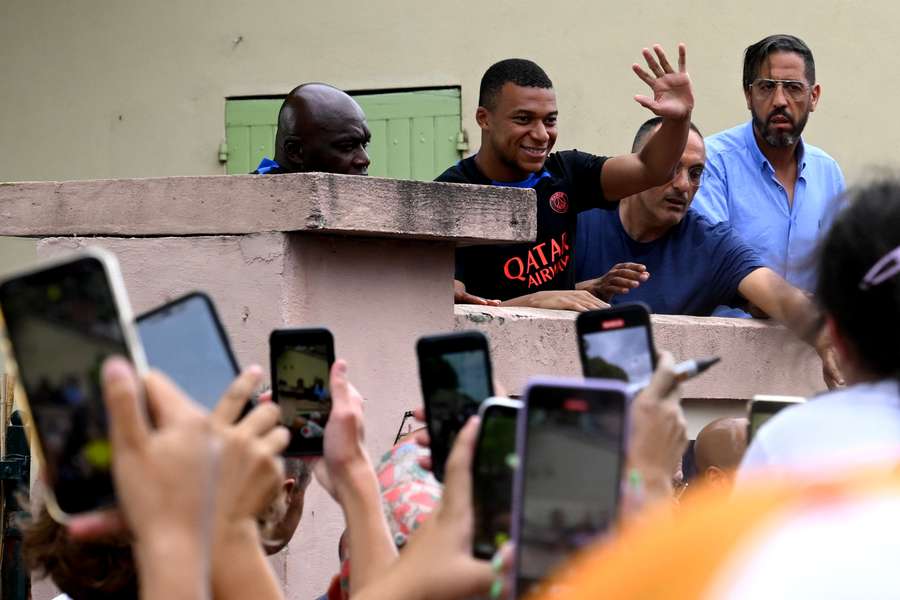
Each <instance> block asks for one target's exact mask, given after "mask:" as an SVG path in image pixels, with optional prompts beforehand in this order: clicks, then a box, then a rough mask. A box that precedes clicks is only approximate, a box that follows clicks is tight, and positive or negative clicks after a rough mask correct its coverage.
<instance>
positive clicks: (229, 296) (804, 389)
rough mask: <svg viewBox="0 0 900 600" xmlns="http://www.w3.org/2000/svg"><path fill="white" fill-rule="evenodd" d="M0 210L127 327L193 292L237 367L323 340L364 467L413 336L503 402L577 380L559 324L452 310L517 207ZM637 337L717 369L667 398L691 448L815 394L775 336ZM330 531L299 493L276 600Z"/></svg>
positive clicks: (341, 200) (167, 195)
mask: <svg viewBox="0 0 900 600" xmlns="http://www.w3.org/2000/svg"><path fill="white" fill-rule="evenodd" d="M0 208H2V210H0V235H10V234H15V235H19V236H28V237H27V238H26V239H24V241H21V242H20V243H21V245H22V247H23V248H26V247H27V248H31V247H33V246H34V244H35V243H36V244H37V254H38V255H39V256H40V257H48V256H57V255H60V254H62V253H66V252H69V251H72V250H74V249H77V248H80V247H82V246H84V245H89V244H92V245H99V246H103V247H106V248H108V249H110V250H112V251H113V252H115V253H116V254H117V256H118V258H119V262H120V264H121V267H122V272H123V276H124V279H125V283H126V286H127V288H128V291H129V295H130V298H131V303H132V305H133V307H134V309H135V311H137V312H141V311H144V310H146V309H148V308H151V307H153V306H155V305H157V304H159V303H161V302H164V301H165V300H167V299H170V298H172V297H174V296H176V295H180V294H182V293H184V292H186V291H189V290H193V289H202V290H205V291H207V292H208V293H209V294H210V295H211V296H212V298H213V299H214V300H215V302H216V303H217V305H218V308H219V312H220V314H221V316H222V319H223V322H224V324H225V327H226V329H227V330H228V332H229V333H230V336H231V338H232V341H233V344H234V347H235V351H236V354H237V355H238V358H239V360H240V361H241V362H242V363H243V364H249V363H251V362H257V363H261V364H266V362H267V361H268V357H267V354H268V353H267V348H266V343H267V341H266V340H267V337H268V335H269V332H270V331H271V329H272V328H275V327H280V326H285V325H292V326H312V325H325V326H327V327H329V328H330V329H331V330H332V331H333V333H334V335H335V345H336V351H337V354H338V355H339V356H342V357H345V358H347V359H348V361H349V362H350V366H351V371H350V373H351V378H352V380H353V381H354V383H355V384H356V385H357V386H358V387H359V389H360V390H361V392H362V393H363V394H364V395H365V397H366V399H367V409H366V420H367V424H366V430H367V447H368V449H369V452H370V454H371V455H372V456H374V457H377V456H379V455H380V454H381V453H382V452H383V451H384V450H386V449H387V447H388V445H389V444H390V442H391V441H392V439H393V438H392V436H393V435H394V433H395V432H396V430H397V427H398V425H399V423H400V420H401V418H402V415H403V412H404V411H405V410H407V409H410V408H413V407H415V406H416V405H418V404H419V403H420V402H421V396H420V392H419V382H418V377H417V369H416V363H415V352H414V344H415V340H416V339H417V338H418V337H420V336H422V335H427V334H432V333H438V332H445V331H451V330H454V329H468V328H476V329H481V330H482V331H484V332H485V333H486V334H487V335H489V336H490V340H491V346H492V350H493V356H494V364H495V367H496V373H497V376H498V378H499V379H500V380H501V382H503V383H505V385H506V386H508V388H509V389H510V390H511V391H519V390H521V388H522V386H523V384H524V383H525V381H526V380H527V378H528V377H529V376H531V375H537V374H545V375H577V374H578V373H579V367H578V362H577V360H578V359H577V353H576V344H575V334H574V318H575V313H571V312H567V311H548V310H539V309H508V308H483V307H456V309H455V311H454V307H453V305H452V293H451V291H452V288H451V278H452V272H453V250H454V246H455V245H456V244H458V243H462V242H466V241H468V240H473V239H481V240H483V241H485V242H487V243H490V242H499V241H505V240H513V241H516V240H526V239H533V238H534V235H535V230H534V225H535V212H536V205H535V202H534V196H533V192H532V191H530V190H516V189H502V188H490V189H482V188H478V187H473V186H454V185H449V186H448V185H445V184H435V183H415V182H402V181H391V180H385V179H374V178H368V179H367V178H360V177H342V176H335V175H321V174H298V175H280V176H271V177H265V178H250V177H191V178H172V179H150V180H148V179H142V180H132V181H126V180H122V181H82V182H65V183H52V182H47V183H29V184H7V185H0ZM279 226H280V228H279ZM90 232H94V233H97V234H101V235H94V236H91V235H89V233H90ZM29 244H30V246H29ZM25 254H28V253H27V252H26V253H25ZM653 323H654V331H655V338H656V343H657V345H658V347H659V348H665V349H669V350H671V351H672V352H673V353H674V354H675V355H676V357H677V358H679V359H685V358H691V357H699V356H708V355H719V356H721V357H722V360H723V364H722V365H721V366H719V367H717V368H715V369H713V370H712V371H710V372H708V374H706V375H704V376H702V377H700V378H697V379H696V380H694V381H692V382H690V383H689V384H687V385H686V386H685V390H684V392H685V396H686V397H687V398H688V399H689V400H688V402H687V409H688V415H689V419H690V420H691V434H692V435H693V434H695V433H696V431H697V430H698V429H699V427H701V426H702V425H703V424H705V423H706V422H707V421H709V420H711V419H712V418H713V417H715V416H719V415H722V414H737V413H739V412H740V411H741V409H742V406H743V402H744V399H746V398H748V397H750V396H751V395H752V394H753V393H761V392H770V393H783V394H803V393H810V392H812V391H814V390H816V389H820V388H821V380H820V376H819V374H818V364H817V362H816V358H815V356H814V355H812V354H811V353H810V351H809V350H808V349H806V348H805V347H803V346H802V345H800V344H799V343H797V342H796V341H794V340H792V338H791V336H790V334H788V333H787V332H786V331H785V330H783V329H781V328H779V327H772V326H770V325H767V324H764V323H758V322H746V321H741V320H731V319H713V318H707V319H700V318H691V317H662V316H659V317H654V321H653ZM342 529H343V520H342V518H341V515H340V511H339V509H338V507H337V505H336V504H335V503H334V502H332V501H331V500H330V498H328V497H327V495H326V494H325V492H324V491H322V489H321V488H320V487H319V486H312V487H311V488H310V491H309V492H308V495H307V501H306V506H305V512H304V517H303V520H302V522H301V525H300V529H299V530H298V533H297V534H296V535H295V537H294V539H293V541H292V542H291V544H289V545H288V547H287V549H286V550H284V551H282V552H281V553H280V554H279V555H277V556H276V557H275V558H274V559H273V564H274V566H275V569H276V571H277V574H278V576H279V578H280V580H281V582H282V584H283V586H284V589H285V590H286V594H287V597H288V598H290V599H292V600H294V599H296V600H300V599H304V600H308V599H309V598H311V597H315V596H317V595H318V594H320V593H322V592H323V591H324V590H325V587H326V585H327V583H328V580H329V578H330V577H331V575H333V574H334V573H336V572H337V568H338V565H337V541H338V537H339V535H340V532H341V530H342ZM52 596H53V590H52V587H51V586H49V585H47V584H41V586H40V587H37V588H36V589H35V593H34V597H35V598H36V599H37V600H46V599H48V598H51V597H52Z"/></svg>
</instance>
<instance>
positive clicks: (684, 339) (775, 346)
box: [455, 305, 825, 434]
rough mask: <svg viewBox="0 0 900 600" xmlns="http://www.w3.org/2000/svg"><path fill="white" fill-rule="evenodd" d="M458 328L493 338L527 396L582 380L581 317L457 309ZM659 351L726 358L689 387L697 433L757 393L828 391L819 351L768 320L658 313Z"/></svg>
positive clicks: (504, 369)
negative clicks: (553, 383)
mask: <svg viewBox="0 0 900 600" xmlns="http://www.w3.org/2000/svg"><path fill="white" fill-rule="evenodd" d="M455 314H456V328H457V329H477V330H479V331H481V332H483V333H484V334H485V335H487V336H488V339H489V342H490V348H491V358H492V360H493V366H494V373H495V375H496V377H497V378H498V380H499V381H500V382H501V383H502V384H503V385H504V386H506V387H507V389H508V391H510V392H513V393H519V392H521V390H522V389H523V388H524V386H525V383H526V382H527V380H528V378H529V377H531V376H533V375H564V376H580V375H581V364H580V362H579V358H578V346H577V339H576V333H575V318H576V316H577V313H574V312H571V311H556V310H544V309H538V308H507V307H484V306H469V305H457V306H456V308H455ZM651 320H652V323H653V338H654V343H655V345H656V347H657V349H658V350H668V351H670V352H671V353H672V354H673V355H674V356H675V360H687V359H690V358H700V357H705V356H719V357H721V359H722V361H721V363H719V364H718V365H716V366H714V367H713V368H711V369H710V370H709V371H707V372H706V373H704V374H702V375H699V376H697V377H695V378H694V379H692V380H690V381H688V382H686V383H685V384H684V385H683V386H682V396H683V397H684V399H685V402H684V406H685V413H686V416H687V418H688V429H689V434H696V432H697V431H698V430H699V429H700V427H702V426H703V425H705V424H706V423H708V422H709V421H711V420H712V419H713V418H715V417H718V416H729V415H738V414H741V413H742V411H743V408H744V404H745V401H746V400H748V399H750V398H752V397H753V395H754V394H784V395H797V396H808V395H811V394H813V393H815V392H817V391H821V390H824V389H825V384H824V382H823V380H822V375H821V363H820V362H819V358H818V356H817V355H816V353H815V352H814V351H813V350H812V349H811V348H809V347H808V346H806V345H805V344H803V343H802V342H800V341H799V340H797V339H796V338H795V337H794V336H793V334H792V333H791V332H790V331H788V330H786V329H785V328H783V327H781V326H777V325H773V324H771V323H769V322H766V321H759V320H750V319H720V318H715V317H702V318H701V317H683V316H672V315H653V316H652V317H651Z"/></svg>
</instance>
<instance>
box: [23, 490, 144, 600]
mask: <svg viewBox="0 0 900 600" xmlns="http://www.w3.org/2000/svg"><path fill="white" fill-rule="evenodd" d="M23 549H24V554H25V560H26V562H27V563H28V566H29V568H30V569H31V570H33V571H36V572H37V573H38V574H40V575H49V576H50V578H51V579H52V580H53V583H55V584H56V587H58V588H59V589H60V591H62V592H64V593H65V594H66V595H68V596H69V597H71V598H73V600H136V599H137V597H138V581H137V573H136V571H135V566H134V559H133V557H132V554H131V543H130V541H129V540H127V539H123V538H119V537H108V538H103V539H98V540H95V541H92V542H81V541H76V540H73V539H71V538H70V537H69V535H68V533H67V532H66V528H65V526H63V525H60V524H59V523H57V522H56V521H54V520H53V519H52V518H51V517H50V513H48V512H47V509H46V508H45V507H43V506H42V507H40V509H39V511H38V513H37V517H36V518H35V519H34V521H32V522H30V523H28V524H27V525H26V526H25V527H24V540H23Z"/></svg>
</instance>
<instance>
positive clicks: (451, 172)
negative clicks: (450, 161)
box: [434, 156, 490, 184]
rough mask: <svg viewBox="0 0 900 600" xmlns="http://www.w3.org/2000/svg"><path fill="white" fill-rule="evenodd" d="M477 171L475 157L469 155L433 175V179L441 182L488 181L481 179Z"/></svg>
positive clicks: (477, 182) (479, 182) (481, 182)
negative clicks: (438, 173)
mask: <svg viewBox="0 0 900 600" xmlns="http://www.w3.org/2000/svg"><path fill="white" fill-rule="evenodd" d="M481 179H482V178H481V177H479V171H478V169H477V168H476V167H475V157H474V156H470V157H469V158H464V159H462V160H460V161H458V162H457V163H456V164H455V165H452V166H450V167H448V168H447V169H446V170H445V171H444V172H443V173H441V174H440V175H438V176H437V177H435V179H434V180H435V181H437V182H441V183H476V184H484V183H490V182H485V181H482V180H481Z"/></svg>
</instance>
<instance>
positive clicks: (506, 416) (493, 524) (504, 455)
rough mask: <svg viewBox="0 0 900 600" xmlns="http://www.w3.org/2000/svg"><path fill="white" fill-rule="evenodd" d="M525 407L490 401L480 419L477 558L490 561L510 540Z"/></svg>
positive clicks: (475, 472)
mask: <svg viewBox="0 0 900 600" xmlns="http://www.w3.org/2000/svg"><path fill="white" fill-rule="evenodd" d="M521 408H522V403H521V402H520V401H518V400H510V399H508V398H488V399H487V400H485V401H484V402H483V403H482V404H481V408H480V409H479V411H478V415H479V417H480V418H481V428H480V430H479V432H478V444H477V446H476V447H475V460H474V462H473V463H472V503H473V508H474V511H475V539H474V540H473V544H472V551H473V554H474V555H475V557H476V558H483V559H486V560H489V559H491V558H492V557H493V556H494V554H495V553H496V552H497V550H499V549H500V548H501V547H502V546H503V544H504V543H505V542H506V541H507V540H509V539H510V533H511V530H512V494H513V478H514V476H515V470H516V466H517V465H518V455H517V454H516V431H517V427H518V425H517V423H518V417H519V411H520V410H521Z"/></svg>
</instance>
